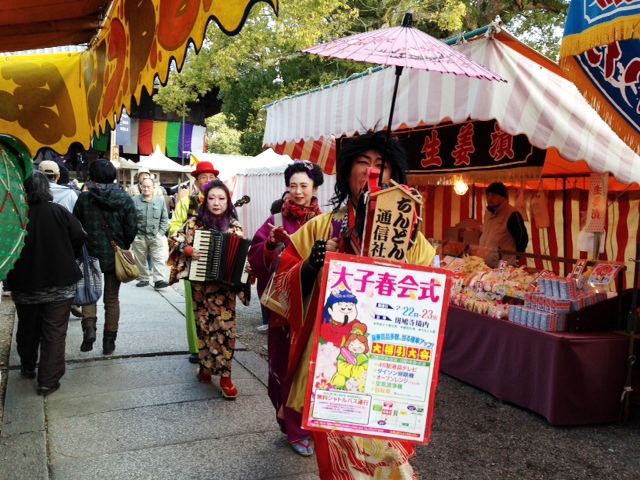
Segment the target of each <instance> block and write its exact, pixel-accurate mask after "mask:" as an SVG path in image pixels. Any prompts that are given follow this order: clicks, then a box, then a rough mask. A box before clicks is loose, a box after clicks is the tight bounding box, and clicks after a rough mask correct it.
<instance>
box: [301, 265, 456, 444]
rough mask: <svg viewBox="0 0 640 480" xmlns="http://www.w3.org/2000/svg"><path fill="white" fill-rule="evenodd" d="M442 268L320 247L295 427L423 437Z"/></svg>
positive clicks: (438, 342)
mask: <svg viewBox="0 0 640 480" xmlns="http://www.w3.org/2000/svg"><path fill="white" fill-rule="evenodd" d="M450 284H451V281H450V271H448V270H444V269H439V268H431V267H423V266H418V265H411V264H407V263H399V262H392V261H387V260H379V259H372V258H368V257H360V256H355V255H347V254H341V253H327V255H326V260H325V266H324V270H323V276H322V284H321V287H320V302H319V305H318V312H317V316H316V323H315V330H314V334H313V335H314V337H313V345H312V352H311V365H310V369H309V379H308V380H309V381H308V385H307V392H306V399H305V411H304V415H303V422H302V425H303V428H305V429H309V430H319V431H336V432H340V433H346V434H352V435H362V436H371V437H377V438H392V439H399V440H405V441H411V442H415V443H428V442H429V438H430V434H431V425H432V420H433V408H434V401H435V394H436V386H437V384H438V372H439V365H440V352H441V351H442V345H443V342H444V332H445V326H446V317H447V311H448V305H449V294H450V288H451V285H450Z"/></svg>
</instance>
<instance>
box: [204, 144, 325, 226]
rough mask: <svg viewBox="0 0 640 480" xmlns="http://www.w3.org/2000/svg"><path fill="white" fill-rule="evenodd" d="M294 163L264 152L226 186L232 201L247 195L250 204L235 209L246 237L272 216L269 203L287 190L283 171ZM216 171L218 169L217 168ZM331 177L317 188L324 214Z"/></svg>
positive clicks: (268, 150) (283, 156)
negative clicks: (230, 193) (230, 191)
mask: <svg viewBox="0 0 640 480" xmlns="http://www.w3.org/2000/svg"><path fill="white" fill-rule="evenodd" d="M292 162H293V160H291V158H290V157H289V156H288V155H279V154H277V153H275V152H274V151H273V150H272V149H270V148H269V149H267V150H265V151H264V152H262V153H261V154H260V155H257V156H256V157H254V158H253V159H251V161H249V162H247V163H246V164H245V165H244V166H243V167H242V168H241V169H239V170H238V171H237V175H236V178H235V179H234V181H233V182H231V181H230V180H231V179H230V180H228V181H227V182H226V183H227V185H228V186H229V188H230V190H232V192H233V201H234V202H235V201H238V200H239V199H240V198H242V197H243V196H244V195H247V196H248V197H249V198H250V199H251V201H250V202H249V203H248V204H247V205H244V206H242V207H239V208H238V216H239V217H240V223H241V224H242V226H243V228H244V231H245V235H246V236H247V237H252V236H253V235H254V234H255V233H256V231H257V230H258V229H259V228H260V227H261V226H262V224H263V223H264V222H265V220H266V219H267V218H268V217H269V215H271V213H270V207H271V204H272V203H273V202H274V201H275V200H277V199H279V198H281V197H282V194H283V193H284V192H285V191H286V189H287V187H286V186H285V182H284V170H285V169H286V168H287V165H289V164H290V163H292ZM216 168H217V166H216ZM334 185H335V176H334V175H325V176H324V183H323V184H322V185H321V186H320V188H319V189H318V200H319V202H320V208H321V209H322V210H323V211H326V210H328V207H327V206H326V205H327V204H328V203H329V199H330V198H331V195H333V187H334Z"/></svg>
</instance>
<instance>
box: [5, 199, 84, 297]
mask: <svg viewBox="0 0 640 480" xmlns="http://www.w3.org/2000/svg"><path fill="white" fill-rule="evenodd" d="M86 238H87V234H86V233H85V231H84V230H83V229H82V226H81V225H80V222H78V220H77V219H76V218H74V216H73V215H71V213H69V211H68V210H67V209H66V208H64V207H63V206H61V205H58V204H57V203H53V202H45V203H42V204H40V205H32V206H30V207H29V223H28V224H27V236H26V238H25V244H24V248H23V249H22V251H21V252H20V258H19V259H18V261H17V262H16V264H15V265H14V268H13V270H12V271H11V272H9V275H8V279H9V283H10V284H11V290H14V291H17V292H24V291H33V290H38V289H40V288H43V287H53V286H56V287H63V286H65V285H71V284H73V283H76V282H77V281H78V280H80V278H82V272H81V271H80V269H79V268H78V265H77V264H76V260H75V259H76V257H79V256H80V253H81V249H82V245H83V244H84V242H85V240H86Z"/></svg>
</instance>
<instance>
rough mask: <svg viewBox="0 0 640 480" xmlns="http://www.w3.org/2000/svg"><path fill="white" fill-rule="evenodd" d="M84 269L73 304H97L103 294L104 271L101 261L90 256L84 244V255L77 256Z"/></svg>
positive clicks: (80, 265)
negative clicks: (101, 267)
mask: <svg viewBox="0 0 640 480" xmlns="http://www.w3.org/2000/svg"><path fill="white" fill-rule="evenodd" d="M76 263H77V264H78V267H80V270H81V271H82V278H81V279H80V280H78V283H76V296H75V297H74V299H73V305H79V306H81V307H82V306H86V305H93V304H95V303H96V302H97V301H98V300H99V299H100V296H101V295H102V271H101V270H100V261H99V260H98V259H97V258H95V257H90V256H89V252H88V251H87V246H86V245H83V246H82V256H81V257H80V258H76Z"/></svg>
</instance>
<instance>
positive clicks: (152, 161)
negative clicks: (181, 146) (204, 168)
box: [120, 145, 193, 185]
mask: <svg viewBox="0 0 640 480" xmlns="http://www.w3.org/2000/svg"><path fill="white" fill-rule="evenodd" d="M143 167H144V168H147V169H149V171H150V172H151V173H153V174H155V178H156V181H157V182H160V174H161V173H162V172H174V173H190V172H191V170H193V168H191V167H190V166H189V165H184V166H183V165H180V164H179V163H177V162H174V161H173V160H171V159H170V158H169V157H167V156H166V155H165V154H164V153H162V151H161V150H160V146H159V145H156V150H155V152H153V154H152V155H149V156H143V155H141V156H140V161H139V162H138V163H136V162H133V161H131V160H127V159H126V158H120V170H128V171H129V184H130V185H133V183H134V179H135V175H136V173H137V172H138V169H140V168H143Z"/></svg>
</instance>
